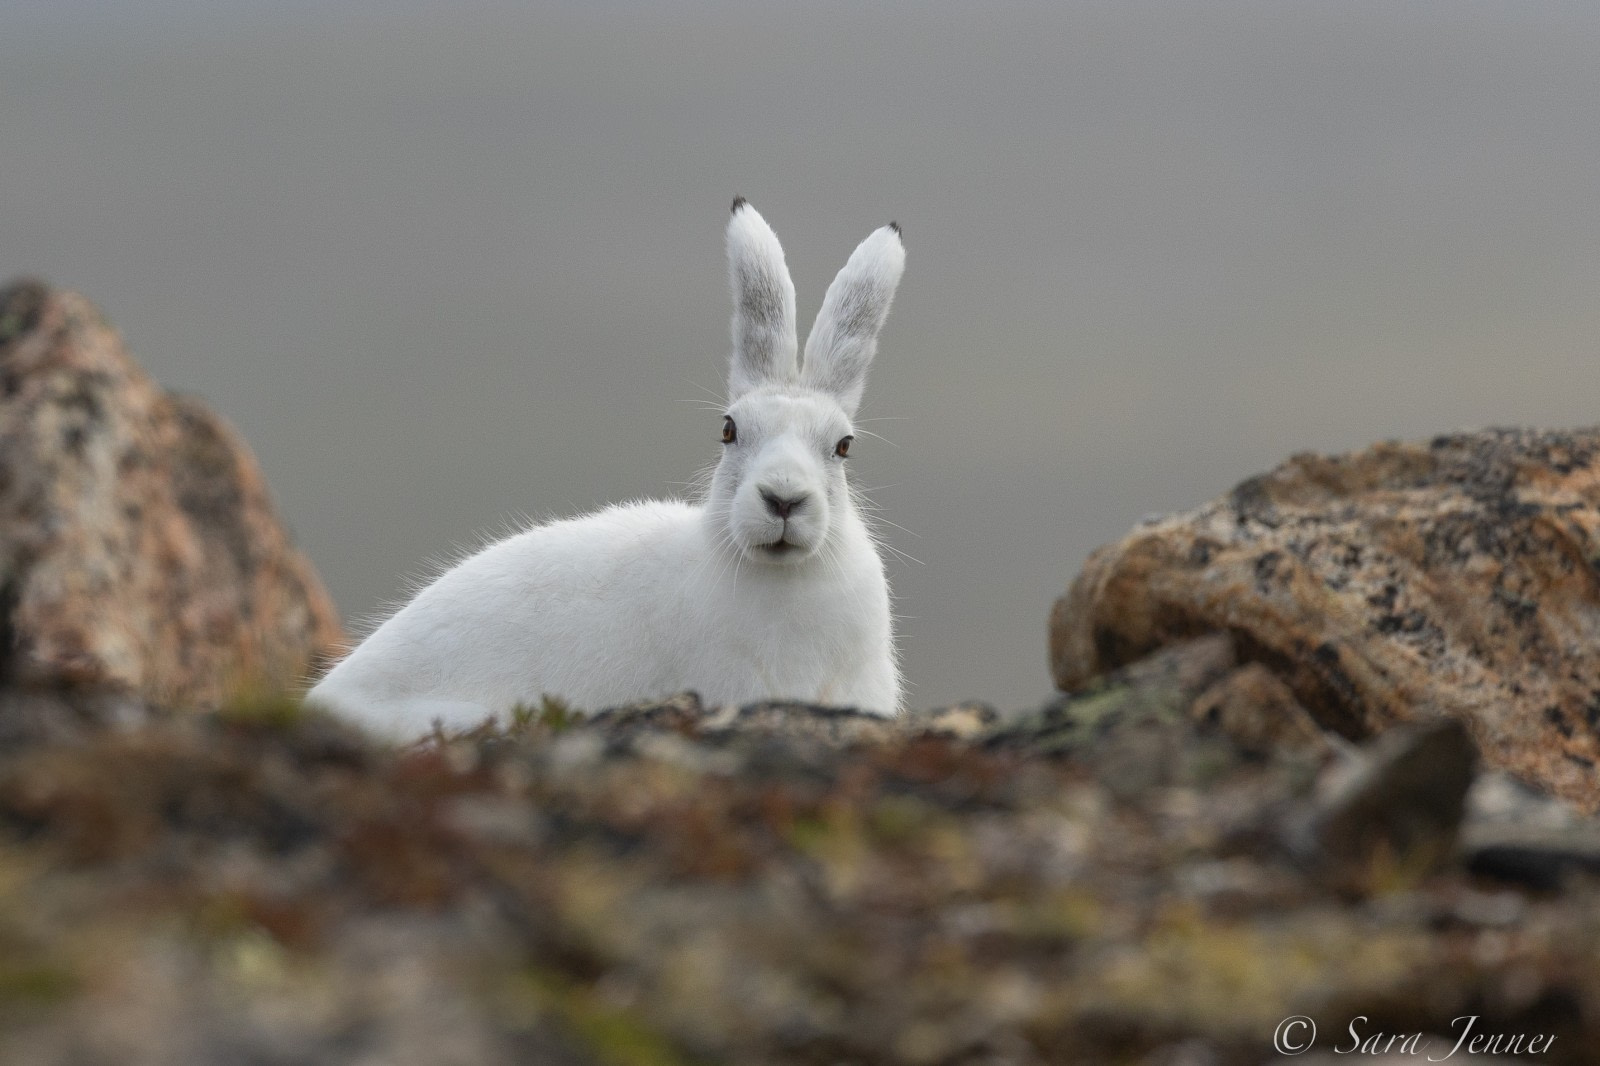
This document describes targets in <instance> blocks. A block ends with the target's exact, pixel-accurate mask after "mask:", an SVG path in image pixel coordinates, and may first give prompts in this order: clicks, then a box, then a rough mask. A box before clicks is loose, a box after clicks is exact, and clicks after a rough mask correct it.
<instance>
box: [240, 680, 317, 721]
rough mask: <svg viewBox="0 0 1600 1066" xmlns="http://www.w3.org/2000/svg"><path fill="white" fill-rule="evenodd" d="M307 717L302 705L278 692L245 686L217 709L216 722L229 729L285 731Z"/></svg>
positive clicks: (295, 698) (303, 704)
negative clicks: (235, 726) (243, 727)
mask: <svg viewBox="0 0 1600 1066" xmlns="http://www.w3.org/2000/svg"><path fill="white" fill-rule="evenodd" d="M310 713H311V712H310V711H309V710H307V708H306V705H305V703H304V702H303V701H301V700H300V699H299V698H297V697H295V696H291V695H290V694H288V693H287V692H284V691H282V690H281V689H268V688H258V687H255V686H248V687H245V688H242V689H241V690H240V691H239V692H237V693H236V694H235V695H234V696H233V698H232V699H230V700H228V702H226V703H224V704H223V705H222V706H221V707H219V708H218V709H217V718H218V719H219V720H221V721H223V722H225V723H228V724H230V725H248V726H265V727H267V728H268V729H273V730H280V731H286V730H288V729H291V728H293V727H294V726H296V725H298V724H299V723H300V722H301V721H302V720H303V719H304V718H305V717H306V716H307V715H308V714H310Z"/></svg>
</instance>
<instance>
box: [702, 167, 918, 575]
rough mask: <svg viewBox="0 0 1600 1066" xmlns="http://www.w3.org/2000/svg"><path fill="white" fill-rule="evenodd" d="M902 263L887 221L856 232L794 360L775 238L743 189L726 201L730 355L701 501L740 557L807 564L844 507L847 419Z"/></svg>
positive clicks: (789, 303)
mask: <svg viewBox="0 0 1600 1066" xmlns="http://www.w3.org/2000/svg"><path fill="white" fill-rule="evenodd" d="M905 262H906V252H905V247H904V245H902V244H901V242H900V228H899V227H898V226H896V225H895V224H894V223H892V222H891V223H890V224H889V225H887V226H884V227H882V228H881V229H878V230H876V231H874V232H873V234H872V235H871V236H869V237H868V238H867V239H866V240H864V241H862V242H861V244H860V246H859V247H857V248H856V250H855V252H854V253H852V254H851V256H850V259H849V261H848V262H846V263H845V265H844V269H843V270H841V271H839V276H838V277H836V278H834V280H833V284H832V285H830V286H828V292H827V295H826V296H824V297H823V300H822V309H821V310H820V311H818V312H817V321H816V323H815V324H814V325H813V326H812V327H811V334H810V336H809V337H808V338H807V339H806V353H805V362H804V365H803V366H802V365H800V364H799V363H798V362H797V360H796V354H797V350H798V343H797V341H796V335H795V316H794V283H793V282H792V281H790V280H789V268H788V266H786V265H785V263H784V259H783V248H782V247H781V246H780V245H779V244H778V238H777V235H776V234H774V233H773V232H772V227H770V226H768V225H767V222H766V220H765V219H763V218H762V217H761V215H760V214H758V213H757V212H756V209H755V208H753V207H751V206H750V205H749V204H748V203H746V202H745V201H744V199H743V197H741V198H739V199H737V200H735V201H734V202H733V217H732V218H731V219H729V221H728V269H729V274H730V277H731V279H732V282H733V360H732V366H731V368H730V370H729V373H728V407H727V410H726V412H725V416H724V419H723V424H722V443H723V454H722V460H721V462H719V463H718V464H717V468H716V471H715V472H714V473H713V475H712V481H711V492H710V496H709V500H708V505H709V509H710V511H711V513H712V514H713V515H714V516H715V517H716V518H717V520H718V521H719V522H720V523H721V525H722V530H721V532H722V533H723V534H724V535H725V536H727V537H728V539H729V541H730V542H731V544H732V546H733V548H734V549H735V550H736V551H738V552H739V553H740V554H741V555H743V556H744V557H745V558H748V559H751V560H754V561H759V562H764V563H771V564H774V565H793V564H796V563H799V562H803V561H804V560H806V559H809V558H811V557H812V556H814V555H816V554H817V552H819V551H820V550H822V548H823V546H824V545H825V544H826V543H827V542H828V539H829V537H830V535H832V533H833V532H834V530H835V528H836V527H835V523H836V521H837V517H838V515H839V514H841V513H843V511H844V510H845V509H846V508H848V507H849V506H850V497H849V488H848V486H847V485H846V482H845V469H844V468H845V462H846V457H847V456H848V455H849V453H850V445H851V442H852V441H853V440H854V432H855V430H854V427H853V425H852V422H851V419H853V418H854V417H855V413H856V407H857V406H858V405H859V404H860V402H861V390H862V388H863V386H864V385H865V384H866V379H867V366H868V364H869V363H871V362H872V356H873V354H874V353H875V352H876V351H877V348H878V331H879V330H880V329H881V328H882V327H883V322H884V319H885V318H886V317H888V314H889V303H890V301H891V300H893V298H894V290H895V287H896V286H897V285H898V284H899V283H900V274H901V272H902V271H903V270H904V269H905Z"/></svg>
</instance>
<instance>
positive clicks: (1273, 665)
mask: <svg viewBox="0 0 1600 1066" xmlns="http://www.w3.org/2000/svg"><path fill="white" fill-rule="evenodd" d="M1597 453H1600V430H1574V431H1571V432H1538V431H1533V430H1487V431H1483V432H1479V433H1464V434H1457V435H1451V436H1445V437H1439V438H1437V439H1435V440H1433V441H1431V442H1429V443H1426V444H1404V443H1386V444H1380V445H1376V446H1374V447H1371V448H1369V449H1367V450H1365V451H1362V452H1356V453H1352V454H1349V455H1343V456H1335V457H1326V456H1320V455H1310V454H1306V455H1299V456H1296V457H1295V458H1293V459H1290V460H1289V461H1288V462H1286V463H1284V464H1283V465H1282V466H1280V467H1278V468H1277V469H1276V470H1273V471H1272V472H1271V473H1269V474H1265V475H1263V476H1261V477H1257V478H1252V479H1251V480H1249V481H1246V482H1244V483H1243V484H1241V485H1239V486H1238V487H1237V488H1235V489H1234V490H1233V491H1232V492H1231V493H1229V494H1228V495H1227V496H1225V497H1222V498H1220V499H1217V500H1214V501H1212V502H1211V503H1208V504H1206V505H1205V506H1203V507H1200V508H1198V509H1197V510H1194V511H1190V512H1187V513H1184V514H1179V515H1174V516H1172V517H1168V518H1164V519H1161V520H1159V521H1155V522H1151V523H1148V524H1145V525H1142V526H1140V527H1139V528H1137V529H1135V530H1134V531H1133V532H1132V533H1130V534H1128V536H1127V537H1125V538H1124V539H1123V540H1122V541H1120V542H1119V543H1117V544H1114V545H1111V546H1108V547H1106V548H1102V549H1100V550H1099V551H1098V552H1096V553H1095V554H1094V555H1093V556H1091V557H1090V559H1089V562H1088V564H1087V565H1086V566H1085V568H1084V570H1083V572H1082V573H1081V574H1080V575H1079V577H1078V579H1077V580H1076V581H1075V582H1074V583H1073V585H1072V587H1071V589H1070V591H1069V592H1068V593H1067V595H1066V596H1064V597H1063V598H1062V599H1061V600H1060V601H1059V602H1058V603H1057V604H1056V609H1055V613H1054V615H1053V616H1052V619H1051V630H1050V651H1051V663H1052V669H1053V671H1054V674H1055V678H1056V682H1057V684H1058V685H1060V686H1061V687H1062V688H1064V689H1067V690H1072V689H1077V688H1080V687H1082V686H1084V685H1085V684H1086V683H1088V682H1089V680H1090V679H1092V678H1094V677H1096V676H1099V675H1101V674H1104V673H1106V672H1107V671H1110V670H1113V669H1115V668H1116V667H1118V666H1121V665H1123V664H1125V663H1128V662H1132V661H1133V660H1136V659H1138V658H1140V657H1142V656H1144V655H1146V654H1148V653H1150V652H1151V651H1153V650H1155V649H1157V648H1160V647H1162V646H1164V645H1167V644H1169V643H1171V642H1173V641H1177V640H1182V639H1185V638H1188V637H1192V636H1195V635H1197V634H1202V633H1210V632H1223V633H1228V634H1231V635H1232V636H1233V638H1234V644H1235V646H1236V647H1237V649H1238V651H1239V655H1240V658H1241V659H1242V660H1244V661H1246V662H1249V663H1254V664H1258V665H1259V666H1260V667H1262V668H1264V669H1266V670H1267V671H1270V673H1271V674H1272V675H1273V676H1275V677H1276V678H1277V679H1278V680H1280V681H1281V682H1282V684H1283V685H1284V686H1285V688H1286V690H1287V693H1288V695H1291V696H1292V698H1293V699H1292V701H1291V702H1297V703H1298V704H1299V705H1301V706H1303V707H1304V708H1305V709H1306V710H1307V711H1309V712H1310V714H1311V715H1312V716H1313V717H1314V718H1315V720H1316V721H1317V722H1318V723H1320V724H1321V725H1322V726H1323V727H1325V728H1328V729H1332V730H1335V731H1337V732H1339V733H1341V734H1343V735H1344V736H1346V737H1349V738H1352V739H1360V738H1364V737H1368V736H1371V735H1373V734H1375V733H1377V732H1379V731H1381V730H1383V729H1385V728H1387V727H1389V726H1391V725H1394V724H1395V723H1398V722H1405V721H1415V720H1426V719H1431V718H1451V719H1455V720H1457V721H1460V722H1461V723H1462V724H1463V725H1465V726H1466V728H1467V730H1468V731H1469V732H1470V733H1471V735H1472V737H1473V738H1474V739H1475V740H1476V742H1477V744H1478V746H1479V747H1480V748H1481V750H1482V753H1483V757H1484V758H1485V759H1486V760H1487V761H1488V762H1489V763H1490V764H1491V765H1493V766H1496V767H1499V768H1502V769H1504V770H1507V771H1510V772H1512V773H1514V774H1516V775H1517V776H1519V777H1521V778H1523V779H1525V780H1527V781H1530V782H1535V783H1537V784H1539V785H1540V786H1541V787H1543V788H1546V789H1550V790H1552V791H1554V792H1555V793H1557V794H1559V795H1561V796H1564V797H1566V798H1568V799H1570V800H1572V801H1574V802H1576V803H1579V804H1581V805H1582V806H1583V807H1585V808H1586V809H1589V810H1594V809H1595V808H1597V807H1600V654H1596V649H1597V648H1600V466H1597V464H1596V456H1597Z"/></svg>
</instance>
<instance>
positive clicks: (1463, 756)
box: [0, 638, 1600, 1066]
mask: <svg viewBox="0 0 1600 1066" xmlns="http://www.w3.org/2000/svg"><path fill="white" fill-rule="evenodd" d="M1233 655H1234V652H1233V649H1232V648H1231V647H1230V646H1229V644H1228V642H1227V640H1226V639H1225V638H1212V639H1210V640H1202V641H1199V642H1195V643H1191V644H1186V645H1181V646H1178V647H1175V648H1173V649H1169V650H1168V651H1165V652H1163V653H1160V654H1159V655H1157V656H1156V657H1155V658H1154V659H1151V660H1147V661H1144V662H1141V663H1140V664H1138V665H1137V666H1135V667H1133V668H1131V669H1128V670H1125V671H1122V672H1121V673H1120V674H1119V675H1116V676H1115V677H1113V678H1112V679H1110V680H1109V681H1107V682H1105V683H1103V684H1102V685H1101V686H1099V687H1097V688H1096V689H1095V690H1094V691H1092V692H1089V693H1086V694H1083V695H1079V696H1076V697H1072V698H1065V699H1062V700H1060V701H1057V702H1056V703H1054V704H1052V705H1051V706H1049V707H1047V708H1044V709H1042V710H1040V711H1039V712H1037V713H1034V714H1029V715H1018V716H1008V717H1004V718H1002V717H1000V716H997V715H995V714H994V712H992V711H990V710H989V709H987V708H983V707H977V706H973V707H960V708H952V709H948V710H946V711H943V712H940V713H938V714H930V715H919V716H913V717H911V718H910V719H908V720H907V721H905V722H903V723H899V724H895V725H890V724H885V723H883V722H881V721H878V720H874V719H870V718H863V717H859V716H857V715H854V714H852V713H849V712H842V711H837V710H829V709H824V708H815V707H805V706H762V707H751V708H746V709H744V710H743V711H739V712H733V711H722V712H707V711H705V710H703V709H702V708H700V707H699V706H698V705H697V704H696V703H695V701H694V700H693V699H692V698H688V697H685V698H683V699H681V700H678V701H675V702H673V703H670V704H666V705H662V706H654V707H645V708H636V709H631V710H626V711H619V712H613V713H611V714H607V715H604V716H602V717H600V718H598V719H594V720H588V721H583V722H578V721H574V720H572V719H570V718H569V717H568V716H567V715H566V714H565V713H564V712H563V710H562V709H561V708H560V707H558V706H547V707H545V708H542V709H541V710H540V711H538V712H536V713H532V714H530V715H528V716H527V720H526V721H524V722H522V723H520V724H519V725H517V726H516V727H515V728H512V729H510V730H507V731H503V732H502V731H496V732H489V731H484V732H482V733H479V734H476V735H471V736H463V737H453V738H440V739H438V740H436V741H432V742H427V743H423V744H421V745H418V746H417V747H415V748H413V749H411V750H407V751H402V752H395V751H392V750H383V749H379V748H376V747H374V746H372V745H370V744H368V743H366V742H365V741H364V740H363V739H361V738H360V737H358V736H355V735H353V734H351V733H349V732H347V731H345V730H344V729H342V728H340V727H338V726H336V725H335V724H333V723H331V722H329V721H326V720H323V719H321V718H318V717H315V716H309V715H305V714H302V713H300V712H299V711H298V710H297V709H296V708H295V707H294V706H293V705H292V704H289V703H281V704H266V705H260V706H254V707H238V708H235V709H233V710H231V711H229V712H227V713H224V714H220V715H206V716H200V717H187V718H180V719H172V720H167V721H157V722H151V723H149V724H146V725H143V726H140V727H136V728H131V729H122V730H115V731H109V730H95V731H93V732H89V733H85V732H80V733H79V734H78V735H77V736H76V737H75V738H74V739H71V740H60V739H57V740H52V741H42V742H39V743H33V744H21V745H16V746H13V747H12V748H11V749H10V750H8V751H7V752H6V754H5V756H4V758H3V760H0V841H3V843H0V1061H5V1062H27V1063H38V1064H41V1066H54V1064H63V1066H65V1064H76V1063H128V1064H144V1063H149V1064H152V1066H154V1064H158V1063H159V1064H162V1066H184V1064H190V1063H193V1064H202V1063H204V1064H210V1063H241V1064H243V1063H396V1064H404V1063H417V1064H424V1063H426V1064H434V1066H437V1064H445V1063H462V1064H468V1063H470V1064H474V1066H478V1064H484V1066H487V1064H493V1063H531V1062H537V1063H551V1064H558V1063H574V1064H576V1063H595V1064H637V1066H644V1064H668V1063H694V1062H704V1063H879V1062H882V1063H1017V1064H1026V1063H1074V1062H1083V1063H1116V1062H1130V1063H1170V1064H1190V1063H1194V1064H1200V1063H1235V1062H1238V1063H1258V1062H1266V1061H1270V1060H1271V1059H1272V1058H1273V1048H1272V1038H1273V1034H1274V1030H1275V1029H1276V1028H1277V1027H1278V1026H1279V1024H1280V1023H1281V1022H1282V1021H1283V1020H1284V1019H1286V1018H1289V1017H1291V1016H1296V1015H1301V1016H1306V1017H1308V1018H1310V1019H1312V1020H1313V1021H1314V1022H1315V1023H1316V1024H1317V1025H1318V1026H1319V1027H1320V1028H1321V1035H1320V1036H1319V1038H1318V1041H1317V1044H1316V1046H1317V1047H1318V1048H1319V1049H1321V1050H1323V1051H1325V1052H1328V1053H1332V1052H1333V1051H1335V1050H1336V1049H1337V1048H1339V1047H1342V1046H1348V1045H1353V1044H1354V1040H1353V1038H1352V1037H1350V1036H1349V1035H1348V1026H1349V1025H1350V1024H1351V1022H1352V1020H1353V1019H1356V1018H1357V1017H1365V1018H1366V1019H1368V1021H1367V1022H1366V1023H1357V1024H1358V1027H1359V1028H1358V1032H1360V1034H1361V1035H1362V1036H1368V1035H1370V1034H1376V1033H1387V1034H1411V1033H1424V1034H1435V1035H1434V1037H1433V1039H1434V1041H1435V1045H1434V1049H1435V1053H1436V1054H1440V1053H1443V1051H1444V1050H1446V1049H1447V1048H1448V1047H1449V1045H1450V1044H1451V1042H1452V1040H1451V1037H1452V1035H1453V1034H1452V1031H1451V1029H1450V1022H1451V1020H1452V1019H1455V1018H1458V1017H1461V1016H1464V1015H1471V1016H1476V1017H1477V1018H1478V1021H1477V1023H1476V1024H1477V1031H1478V1032H1481V1033H1491V1034H1501V1035H1504V1036H1506V1037H1507V1038H1508V1039H1509V1037H1510V1036H1512V1035H1516V1034H1521V1035H1523V1036H1524V1037H1529V1038H1531V1037H1534V1036H1543V1037H1547V1038H1549V1037H1553V1038H1554V1040H1553V1044H1552V1045H1551V1047H1550V1048H1549V1049H1548V1051H1546V1052H1545V1053H1542V1054H1539V1055H1538V1056H1537V1057H1536V1061H1547V1062H1588V1061H1592V1060H1593V1058H1594V1052H1593V1050H1592V1049H1593V1048H1595V1047H1600V906H1597V904H1600V892H1597V891H1596V885H1595V883H1594V881H1593V880H1592V879H1591V877H1590V874H1591V873H1592V872H1593V871H1595V870H1597V869H1600V831H1597V829H1596V826H1595V825H1594V823H1592V822H1591V821H1590V820H1588V819H1587V818H1586V817H1584V816H1582V815H1580V814H1578V813H1577V812H1576V811H1575V810H1573V809H1572V808H1570V807H1567V806H1565V805H1564V804H1562V803H1560V802H1558V801H1554V800H1550V799H1543V798H1540V797H1538V796H1537V795H1536V794H1535V793H1533V792H1532V791H1531V790H1528V789H1526V788H1524V787H1521V786H1518V785H1516V784H1514V783H1513V782H1512V781H1511V780H1510V779H1509V778H1507V777H1505V776H1503V775H1500V774H1497V773H1493V772H1487V773H1485V772H1479V771H1478V770H1477V769H1476V759H1475V755H1474V750H1473V746H1472V744H1471V743H1470V742H1469V741H1468V740H1467V738H1466V734H1465V732H1464V731H1463V730H1462V729H1460V728H1459V727H1458V726H1456V725H1454V724H1451V723H1444V724H1435V725H1432V726H1428V727H1422V728H1417V729H1402V730H1399V731H1394V732H1391V733H1388V734H1386V735H1385V736H1384V737H1383V738H1381V739H1380V740H1379V741H1377V742H1375V743H1373V744H1372V745H1369V746H1367V747H1363V748H1356V747H1349V746H1345V745H1342V744H1339V743H1337V742H1333V743H1329V742H1326V741H1324V740H1323V738H1322V737H1321V736H1318V735H1311V734H1307V735H1305V736H1302V737H1301V738H1300V739H1301V741H1306V743H1299V744H1295V745H1287V746H1283V747H1278V748H1274V749H1272V750H1265V749H1264V748H1263V745H1262V743H1261V738H1260V736H1259V735H1258V732H1257V731H1256V729H1255V727H1254V725H1252V724H1250V723H1244V724H1242V725H1241V724H1240V722H1239V721H1238V720H1237V719H1234V720H1232V721H1231V725H1226V726H1225V725H1224V724H1223V722H1222V721H1221V716H1218V715H1213V714H1211V713H1210V712H1211V711H1214V710H1215V705H1214V704H1212V703H1209V702H1208V701H1207V700H1202V699H1200V698H1199V697H1200V696H1202V695H1204V694H1205V692H1206V691H1207V690H1209V689H1211V688H1213V687H1214V683H1215V679H1216V678H1217V677H1218V676H1221V675H1224V674H1225V673H1226V672H1227V670H1228V669H1229V667H1230V666H1231V664H1232V658H1233ZM1397 1061H1398V1060H1397ZM1530 1061H1535V1059H1530Z"/></svg>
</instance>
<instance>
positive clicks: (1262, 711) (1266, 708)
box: [1189, 663, 1330, 757]
mask: <svg viewBox="0 0 1600 1066" xmlns="http://www.w3.org/2000/svg"><path fill="white" fill-rule="evenodd" d="M1189 713H1190V714H1191V715H1193V717H1194V718H1195V720H1196V721H1198V722H1201V723H1203V724H1205V725H1207V726H1212V727H1215V728H1216V729H1219V730H1221V731H1222V732H1223V733H1224V734H1226V735H1227V736H1228V738H1229V739H1231V740H1232V741H1233V742H1234V743H1235V744H1237V745H1238V746H1239V748H1240V749H1241V750H1242V751H1244V752H1246V753H1248V754H1250V755H1257V756H1263V757H1265V756H1269V755H1273V754H1292V755H1306V756H1322V755H1325V754H1327V753H1328V751H1329V747H1330V745H1329V741H1328V735H1327V734H1326V733H1324V732H1323V731H1322V729H1321V728H1320V727H1319V726H1318V725H1317V723H1316V722H1315V721H1314V720H1313V719H1312V717H1311V715H1310V714H1309V713H1307V711H1306V709H1305V708H1304V707H1302V706H1300V701H1298V700H1296V699H1295V698H1294V693H1293V692H1292V691H1290V689H1289V686H1288V685H1286V684H1284V683H1283V680H1282V679H1281V678H1279V677H1278V675H1277V674H1274V673H1273V672H1272V671H1271V670H1268V669H1267V668H1266V667H1264V666H1262V665H1261V664H1260V663H1246V664H1245V665H1244V666H1241V667H1239V669H1237V670H1234V671H1231V672H1230V673H1228V674H1226V675H1224V676H1223V677H1222V679H1221V680H1219V681H1217V682H1216V683H1215V684H1213V685H1212V686H1211V687H1210V688H1208V689H1206V690H1205V691H1204V692H1202V693H1201V694H1200V695H1199V696H1198V697H1196V698H1195V701H1194V703H1193V704H1192V705H1191V706H1190V709H1189Z"/></svg>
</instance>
